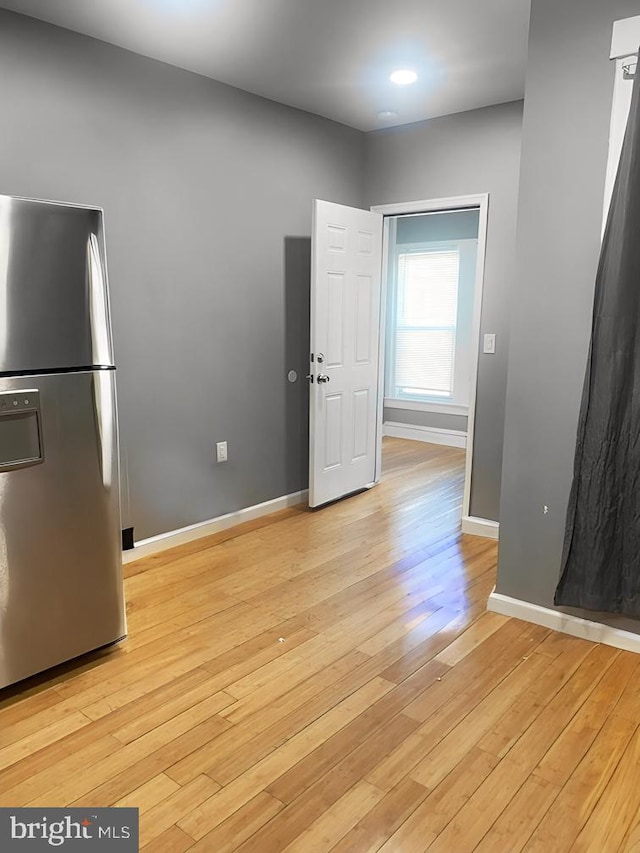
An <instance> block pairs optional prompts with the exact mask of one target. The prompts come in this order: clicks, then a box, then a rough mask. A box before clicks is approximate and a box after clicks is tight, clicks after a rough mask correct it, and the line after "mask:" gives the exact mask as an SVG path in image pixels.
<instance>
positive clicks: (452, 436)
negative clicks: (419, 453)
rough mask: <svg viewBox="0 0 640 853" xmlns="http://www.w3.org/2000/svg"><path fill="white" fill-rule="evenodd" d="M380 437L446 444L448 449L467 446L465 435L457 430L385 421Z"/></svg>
mask: <svg viewBox="0 0 640 853" xmlns="http://www.w3.org/2000/svg"><path fill="white" fill-rule="evenodd" d="M382 435H388V436H390V437H391V438H408V439H410V440H411V441H426V442H428V443H429V444H446V445H448V446H449V447H466V446H467V434H466V432H463V431H462V430H459V429H439V428H437V427H427V426H416V425H415V424H401V423H397V422H396V421H386V422H385V423H384V424H383V425H382Z"/></svg>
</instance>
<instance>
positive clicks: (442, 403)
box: [385, 208, 478, 414]
mask: <svg viewBox="0 0 640 853" xmlns="http://www.w3.org/2000/svg"><path fill="white" fill-rule="evenodd" d="M476 209H477V208H476ZM438 212H440V211H438ZM388 236H389V238H388V240H387V243H388V244H391V243H392V242H393V241H394V239H395V238H394V237H393V236H392V235H388ZM470 243H473V245H474V247H475V251H476V252H477V251H478V249H477V246H478V240H477V238H475V237H473V238H468V237H465V238H463V239H461V240H431V241H426V240H425V241H422V242H420V243H402V244H396V247H395V249H394V250H393V253H394V255H395V257H396V259H395V262H394V263H397V259H398V257H399V256H400V255H401V254H404V253H409V254H411V253H415V254H421V253H423V252H425V251H426V252H432V251H440V250H443V251H452V250H455V251H457V250H458V249H459V247H460V245H463V246H466V245H468V244H470ZM386 273H387V268H386V267H385V274H386ZM474 288H475V283H474ZM385 296H386V293H385ZM386 343H387V342H386V338H385V346H386ZM456 346H457V344H456ZM456 355H457V350H456ZM454 364H457V358H456V359H455V362H454ZM387 366H388V365H387ZM456 371H457V366H454V389H453V390H454V391H455V387H456V385H455V380H456V378H457V377H458V373H457V372H456ZM388 378H389V377H387V376H386V375H385V379H388ZM386 387H388V385H387V386H386ZM385 399H388V400H399V401H403V400H404V402H405V403H409V402H411V403H416V404H417V405H418V406H420V408H419V409H417V410H416V411H423V412H429V411H431V412H440V413H441V414H445V411H444V409H445V408H446V407H450V408H460V409H464V412H465V414H466V413H467V412H468V411H469V406H468V405H466V404H463V403H460V402H456V400H455V394H452V395H450V394H443V396H442V398H441V399H440V398H439V397H438V396H437V395H435V394H431V395H426V394H425V397H424V400H416V399H415V397H412V398H409V397H387V398H385ZM425 406H427V407H431V408H424V407H425ZM398 408H405V409H406V408H407V407H406V406H404V407H403V406H399V407H398Z"/></svg>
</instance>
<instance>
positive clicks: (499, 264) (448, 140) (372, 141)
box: [365, 101, 522, 520]
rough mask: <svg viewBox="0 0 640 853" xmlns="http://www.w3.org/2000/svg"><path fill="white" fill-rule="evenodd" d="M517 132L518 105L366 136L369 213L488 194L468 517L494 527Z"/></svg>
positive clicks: (512, 258) (511, 271) (512, 249)
mask: <svg viewBox="0 0 640 853" xmlns="http://www.w3.org/2000/svg"><path fill="white" fill-rule="evenodd" d="M521 129H522V102H521V101H516V102H513V103H509V104H500V105H499V106H495V107H487V108H485V109H481V110H472V111H470V112H466V113H459V114H457V115H453V116H446V117H444V118H437V119H432V120H431V121H426V122H420V123H418V124H413V125H407V126H405V127H400V128H392V129H389V130H382V131H376V132H374V133H369V134H367V136H366V171H365V188H366V204H367V206H369V205H373V204H387V203H391V202H401V201H413V200H418V199H431V198H441V197H445V196H456V195H468V194H473V193H484V192H488V193H490V199H489V227H488V237H487V255H486V264H485V284H484V299H483V304H482V327H481V334H483V333H485V332H495V333H496V335H497V339H496V349H497V351H496V354H495V355H480V361H479V375H478V400H477V408H476V422H475V438H474V455H473V461H474V474H473V478H472V483H471V508H470V511H471V514H472V515H476V516H479V517H481V518H489V519H492V520H498V519H499V502H500V471H501V464H502V437H503V421H504V405H505V389H506V377H507V352H508V329H509V293H510V290H511V286H512V282H513V278H514V265H515V222H516V209H517V197H518V170H519V161H520V141H521ZM390 412H392V410H387V414H389V413H390ZM427 418H428V416H427V415H426V414H425V415H424V420H422V423H425V424H430V423H431V422H430V421H429V420H428V419H427ZM389 420H397V418H396V417H391V414H389ZM431 425H433V426H435V425H436V424H435V423H431ZM453 428H455V427H453Z"/></svg>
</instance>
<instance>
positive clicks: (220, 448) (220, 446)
mask: <svg viewBox="0 0 640 853" xmlns="http://www.w3.org/2000/svg"><path fill="white" fill-rule="evenodd" d="M227 459H228V456H227V442H226V441H219V442H218V443H217V444H216V460H217V461H218V462H226V461H227Z"/></svg>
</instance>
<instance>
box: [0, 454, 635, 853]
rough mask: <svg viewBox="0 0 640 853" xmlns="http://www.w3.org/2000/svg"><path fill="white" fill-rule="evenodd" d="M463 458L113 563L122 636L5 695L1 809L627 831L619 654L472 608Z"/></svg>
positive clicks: (631, 705) (616, 838) (628, 790)
mask: <svg viewBox="0 0 640 853" xmlns="http://www.w3.org/2000/svg"><path fill="white" fill-rule="evenodd" d="M463 467H464V453H463V451H460V450H453V449H450V448H445V447H440V446H435V445H427V444H419V443H414V442H408V441H402V440H397V439H386V440H385V474H384V477H383V481H382V483H381V484H380V485H379V486H378V487H377V488H375V489H372V490H371V491H369V492H366V493H364V494H361V495H357V496H355V497H353V498H350V499H348V500H346V501H343V502H341V503H337V504H334V505H332V506H330V507H327V508H326V509H323V510H320V511H318V512H315V513H311V512H308V511H304V510H301V509H293V510H286V511H283V512H282V513H279V514H277V515H276V516H273V517H271V518H270V519H268V520H264V519H262V520H261V521H259V522H253V523H249V524H247V525H244V526H243V527H242V528H236V529H235V530H233V531H227V532H226V533H225V534H220V535H218V536H216V537H212V538H210V539H208V540H201V541H200V542H199V543H192V544H190V545H188V546H184V547H181V548H179V549H176V550H174V551H173V552H166V553H165V554H162V555H159V556H156V557H152V558H148V559H146V560H141V561H139V562H138V563H135V564H132V565H131V566H129V567H128V571H127V574H128V578H127V582H126V585H127V599H128V602H129V628H130V637H129V639H128V640H127V641H126V642H125V643H124V644H123V645H122V646H120V647H119V648H118V649H116V650H112V651H110V652H106V653H101V654H96V655H93V656H90V657H87V658H84V659H83V660H82V661H80V662H77V663H76V664H75V665H70V666H67V667H64V668H59V669H58V670H56V671H54V672H53V673H50V674H49V675H48V676H47V677H46V678H40V679H36V680H31V681H30V682H26V683H25V684H24V685H21V686H20V688H14V689H12V690H10V691H5V692H4V694H0V699H1V701H0V738H1V741H0V805H11V806H21V805H38V806H44V805H49V806H53V805H60V806H62V805H82V806H107V805H132V806H137V807H139V809H140V819H141V832H142V844H143V845H145V847H144V849H145V850H146V851H162V853H172V851H173V853H179V851H186V850H191V851H196V850H197V851H207V852H208V853H222V851H232V850H242V851H247V852H248V851H251V853H276V851H277V853H280V851H284V850H285V849H286V850H287V851H300V853H309V851H321V850H327V851H328V850H334V851H354V853H356V851H357V853H362V851H369V850H371V851H373V850H383V851H385V853H391V851H393V853H398V851H402V853H411V851H422V850H426V849H429V850H438V851H446V853H452V851H455V853H464V851H467V850H469V851H470V850H481V851H485V853H495V851H509V853H511V852H512V851H516V850H527V851H534V850H541V851H542V850H544V851H545V853H549V851H554V853H556V852H557V851H562V850H569V849H570V848H571V847H572V845H573V844H574V843H575V844H576V849H580V850H582V849H589V850H594V851H599V853H603V851H614V850H623V849H625V850H626V849H629V850H631V849H632V847H633V845H634V843H638V844H640V837H639V836H638V835H637V832H636V831H635V830H634V829H633V826H634V822H635V820H636V811H637V809H638V806H639V805H640V784H639V782H640V762H639V761H638V758H639V757H640V734H639V731H638V721H639V720H640V699H639V694H640V678H638V674H639V670H638V658H637V657H636V656H634V655H632V654H630V653H626V652H618V651H616V650H614V649H611V648H606V647H602V646H596V645H593V644H590V643H587V642H586V641H582V640H577V639H573V638H569V637H565V636H562V635H559V634H554V633H553V632H550V631H547V630H546V629H544V628H540V627H536V626H532V625H528V624H526V623H524V622H518V621H515V620H510V619H506V618H504V617H501V616H497V615H495V614H488V613H486V612H485V603H486V599H487V596H488V594H489V592H490V590H491V588H492V586H493V583H494V575H495V562H496V543H495V542H492V541H490V540H486V539H481V538H474V537H462V536H461V535H460V533H459V525H460V505H461V494H462V481H463Z"/></svg>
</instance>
